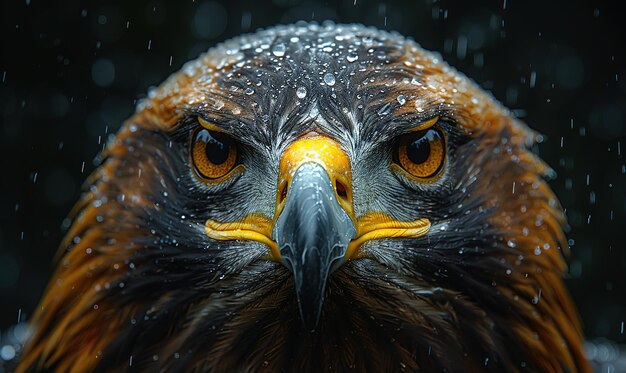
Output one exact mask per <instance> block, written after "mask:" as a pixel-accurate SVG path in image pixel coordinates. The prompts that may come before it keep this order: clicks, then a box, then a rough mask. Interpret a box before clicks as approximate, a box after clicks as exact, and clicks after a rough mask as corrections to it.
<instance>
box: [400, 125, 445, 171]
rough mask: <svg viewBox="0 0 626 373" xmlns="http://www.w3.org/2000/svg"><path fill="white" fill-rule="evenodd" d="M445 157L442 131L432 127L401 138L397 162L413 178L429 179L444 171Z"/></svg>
mask: <svg viewBox="0 0 626 373" xmlns="http://www.w3.org/2000/svg"><path fill="white" fill-rule="evenodd" d="M445 157H446V143H445V137H444V135H443V133H441V131H440V130H438V129H436V128H432V127H431V128H428V129H425V130H422V131H417V132H413V133H410V134H408V135H405V136H404V137H403V138H401V139H400V141H399V143H398V145H397V147H396V154H395V158H396V159H395V161H396V163H397V164H399V165H400V166H401V167H402V168H403V169H404V170H405V171H406V172H408V173H409V174H411V175H412V176H414V177H416V178H419V179H428V178H431V177H434V176H436V175H437V174H439V172H440V171H441V170H442V169H443V164H444V161H445Z"/></svg>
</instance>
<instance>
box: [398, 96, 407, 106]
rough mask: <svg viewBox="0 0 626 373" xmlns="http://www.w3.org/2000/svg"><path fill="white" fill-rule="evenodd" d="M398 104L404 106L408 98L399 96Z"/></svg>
mask: <svg viewBox="0 0 626 373" xmlns="http://www.w3.org/2000/svg"><path fill="white" fill-rule="evenodd" d="M398 103H399V104H400V105H404V104H405V103H406V96H405V95H400V96H398Z"/></svg>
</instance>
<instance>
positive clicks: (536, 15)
mask: <svg viewBox="0 0 626 373" xmlns="http://www.w3.org/2000/svg"><path fill="white" fill-rule="evenodd" d="M0 9H1V11H0V18H1V29H0V40H1V41H2V42H1V57H0V118H1V126H0V137H1V139H2V141H1V146H0V160H1V163H0V164H1V167H2V168H1V169H0V178H1V183H0V184H1V188H2V189H1V192H2V193H1V195H0V299H1V302H2V307H0V330H6V329H7V328H8V327H9V326H11V325H12V324H15V323H17V322H18V320H21V321H23V320H26V319H28V317H29V315H30V314H31V313H32V312H33V310H34V308H35V307H36V304H37V301H38V299H39V297H40V296H41V294H42V292H43V290H44V288H45V286H46V282H47V280H48V277H49V276H50V274H51V272H52V269H53V263H52V262H53V255H54V253H55V251H56V249H57V245H58V243H59V242H60V240H61V237H62V234H63V226H64V224H65V225H66V224H67V222H66V221H65V222H64V218H65V216H66V214H67V213H68V212H69V210H70V209H71V207H72V204H73V203H74V202H75V201H76V200H77V199H78V197H79V194H80V191H81V185H82V183H83V182H84V180H85V178H86V177H87V175H89V173H90V172H91V171H92V170H93V169H94V165H93V159H94V156H96V154H98V152H100V151H101V150H102V147H103V145H104V144H105V140H106V138H107V137H108V136H110V135H111V134H114V133H115V132H116V131H117V129H118V128H119V126H120V124H121V123H122V121H123V120H124V119H125V118H127V117H129V116H130V115H131V113H132V112H133V110H134V106H135V103H136V101H137V98H140V97H143V96H144V95H146V93H147V91H148V90H149V89H150V87H152V86H156V85H158V84H159V83H161V82H162V81H163V80H164V79H165V78H167V77H168V75H170V74H171V73H173V72H175V71H176V70H178V69H179V68H180V67H181V66H182V65H183V63H184V62H186V61H188V60H190V59H193V58H195V57H197V56H198V55H199V54H200V53H202V52H204V51H206V50H207V49H208V48H210V47H211V46H213V45H215V44H216V43H219V42H220V41H223V40H225V39H227V38H230V37H232V36H235V35H238V34H240V33H244V32H252V31H254V30H256V29H258V28H260V27H267V26H271V25H274V24H277V23H291V22H295V21H298V20H315V21H323V20H327V19H328V20H334V21H336V22H358V23H364V24H367V25H373V26H377V27H380V28H383V29H387V30H397V31H399V32H400V33H402V34H404V35H407V36H410V37H412V38H414V39H415V40H416V41H417V42H418V43H420V44H421V45H422V46H423V47H424V48H426V49H429V50H434V51H437V52H439V53H441V54H442V56H443V58H444V59H445V60H446V61H448V62H449V63H450V64H451V65H453V66H454V67H456V68H458V69H459V70H461V71H462V72H464V73H465V74H467V75H468V76H469V77H471V78H472V79H474V80H475V81H476V82H477V83H478V84H480V85H481V86H482V87H484V88H485V89H487V90H489V91H491V92H493V94H494V95H495V97H496V98H497V99H498V100H500V101H501V102H503V103H504V104H505V105H506V106H508V107H509V108H511V109H513V110H514V111H515V113H516V114H517V115H518V116H519V117H520V118H522V119H523V120H525V121H526V122H527V123H528V124H529V125H530V126H531V127H533V128H535V129H537V130H539V131H540V132H542V133H543V134H545V141H544V142H543V143H542V144H541V145H540V146H539V147H538V149H539V153H540V155H541V156H542V157H543V158H544V159H545V160H546V161H547V162H548V163H549V164H550V166H552V167H553V168H554V169H555V170H556V171H557V174H558V178H557V179H555V180H553V181H552V182H551V185H552V187H553V188H554V190H555V191H556V193H557V195H558V196H559V198H560V200H561V202H562V203H563V205H564V207H565V208H566V209H567V216H568V219H569V223H570V226H571V230H570V232H569V233H568V236H569V239H570V241H569V242H570V245H571V247H572V253H573V254H572V256H571V258H570V260H569V264H570V271H569V279H568V280H567V283H568V285H569V287H570V289H571V292H572V294H573V297H574V299H575V301H576V303H577V304H578V307H579V309H580V313H581V315H582V318H583V320H584V325H585V330H586V334H587V338H588V339H589V340H594V339H597V338H607V339H610V340H612V341H615V342H621V343H623V342H626V334H625V333H624V321H625V320H626V281H625V280H626V251H625V247H624V246H625V244H624V243H625V242H626V233H625V231H626V219H625V218H626V193H625V191H626V164H625V157H624V154H623V153H624V152H626V142H625V140H626V62H625V58H626V53H625V50H626V32H625V26H624V21H623V13H622V12H620V10H619V9H620V7H619V2H617V1H615V2H609V1H579V2H574V1H523V0H502V1H492V2H475V1H474V2H469V1H457V2H454V3H452V2H450V1H437V0H415V1H411V2H408V1H403V0H396V1H392V0H380V1H365V0H342V1H337V2H331V1H307V0H273V1H258V0H238V1H207V0H195V1H193V0H184V1H176V2H174V1H170V2H167V1H164V0H153V1H120V2H118V3H117V4H115V3H114V2H111V1H89V2H87V1H71V0H67V1H53V0H46V1H43V0H41V1H38V0H21V1H15V0H10V1H8V0H7V1H2V4H1V5H0Z"/></svg>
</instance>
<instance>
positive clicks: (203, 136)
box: [191, 128, 237, 179]
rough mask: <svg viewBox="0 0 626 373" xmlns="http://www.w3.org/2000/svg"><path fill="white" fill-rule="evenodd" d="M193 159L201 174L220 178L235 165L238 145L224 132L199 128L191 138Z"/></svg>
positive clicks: (197, 171)
mask: <svg viewBox="0 0 626 373" xmlns="http://www.w3.org/2000/svg"><path fill="white" fill-rule="evenodd" d="M191 159H192V162H193V166H194V169H195V171H196V173H197V174H198V175H199V176H201V177H203V178H205V179H219V178H221V177H223V176H225V175H226V174H228V173H229V172H230V171H231V170H232V169H233V168H234V167H235V165H236V162H237V145H236V144H235V142H234V140H233V139H231V138H230V137H228V136H227V135H225V134H223V133H220V132H217V131H211V130H208V129H206V128H198V129H197V130H196V131H194V133H193V136H192V138H191Z"/></svg>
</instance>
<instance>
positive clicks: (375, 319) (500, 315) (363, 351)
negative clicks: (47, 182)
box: [20, 24, 588, 371]
mask: <svg viewBox="0 0 626 373" xmlns="http://www.w3.org/2000/svg"><path fill="white" fill-rule="evenodd" d="M206 123H209V124H206ZM423 123H430V124H428V126H430V127H427V129H428V128H432V129H436V131H437V132H436V133H437V134H439V135H437V136H441V138H442V139H445V141H443V140H442V141H443V142H442V143H443V144H444V146H445V159H442V161H441V166H440V167H439V168H437V169H436V171H434V172H433V174H432V177H431V176H428V177H423V178H422V177H420V178H417V179H416V178H414V177H413V176H412V175H410V174H409V173H407V172H406V171H407V170H409V169H408V168H406V169H405V168H403V166H402V165H403V164H404V163H403V161H402V160H400V158H398V156H397V154H396V149H399V148H401V147H402V146H405V147H406V145H402V144H403V143H401V144H400V145H398V144H399V141H401V140H399V139H404V138H405V137H406V136H409V135H411V134H412V133H414V132H415V131H418V130H419V131H421V132H419V133H422V132H424V133H425V131H427V129H422V127H420V126H421V125H422V124H423ZM203 127H206V128H208V129H207V130H208V131H218V132H219V133H223V134H224V136H228V137H229V138H231V139H232V140H233V141H234V142H235V143H236V146H237V155H236V161H235V162H236V164H237V166H236V167H235V168H233V170H232V171H231V172H230V173H229V174H227V175H226V176H224V177H221V178H216V179H215V180H213V179H211V180H208V181H207V180H206V179H203V178H202V177H199V175H198V173H199V172H203V169H202V168H198V167H196V168H194V166H193V164H192V163H193V162H192V159H195V155H194V154H195V153H193V152H194V151H193V146H190V144H195V142H194V141H195V140H194V139H195V138H196V137H194V136H196V134H197V133H198V130H199V128H203ZM210 133H213V132H210ZM203 136H205V137H203V139H204V140H203V141H208V140H206V138H208V137H206V135H203ZM311 136H314V138H315V139H317V138H320V137H321V138H324V139H330V140H329V141H332V144H338V146H339V148H340V152H342V153H341V154H345V155H346V156H347V159H348V162H349V169H350V175H351V176H350V180H348V182H347V183H346V184H347V187H348V192H349V193H348V197H349V198H348V199H346V201H349V207H348V208H345V210H346V211H347V212H348V215H349V216H350V217H351V218H352V219H353V221H354V222H355V225H356V227H357V230H358V228H359V227H360V225H359V224H361V223H362V222H363V221H364V220H367V218H366V217H368V216H371V214H378V215H375V216H379V215H380V216H383V215H384V216H385V217H384V218H380V219H382V220H383V221H391V220H393V221H399V222H418V221H424V222H427V225H421V226H420V227H423V228H424V229H425V230H422V231H420V233H419V234H415V236H414V237H408V236H407V237H405V236H397V237H396V236H394V237H387V238H382V239H371V240H365V241H364V242H363V243H362V244H359V246H358V247H357V248H356V250H357V253H355V254H354V256H350V257H348V256H346V257H345V259H346V260H345V262H342V263H341V265H340V266H339V267H338V268H336V270H334V272H332V273H330V274H329V275H328V276H327V280H326V282H325V288H324V292H323V303H322V305H321V311H320V313H319V315H315V316H313V317H312V318H311V320H312V321H311V324H310V325H313V327H312V328H310V327H308V325H309V324H307V325H305V323H303V316H304V317H306V314H305V313H304V312H305V310H303V306H302V302H301V301H300V298H298V297H296V290H294V275H293V274H292V272H294V273H295V272H297V270H296V269H295V267H296V264H291V265H289V264H286V262H285V261H281V260H282V258H283V257H282V256H281V255H283V256H284V255H285V253H284V252H283V251H281V252H280V253H279V254H277V252H272V251H271V250H268V247H269V248H271V245H272V244H271V242H270V244H269V246H268V244H265V243H263V242H262V241H259V240H255V239H225V240H222V239H216V236H215V233H213V234H214V235H211V234H209V232H212V231H211V229H212V228H211V227H219V224H222V223H223V222H244V221H248V220H246V219H248V218H247V217H250V216H256V217H258V218H259V219H265V220H264V221H272V222H275V221H276V219H275V218H276V216H277V215H278V213H279V212H280V211H281V210H279V209H278V208H277V200H278V201H281V199H280V198H281V196H280V192H281V191H282V189H281V183H280V180H281V178H282V175H283V174H282V171H281V170H282V168H281V160H282V159H283V158H284V154H286V153H288V152H289V151H290V150H289V149H290V146H291V145H292V144H294V143H299V141H301V140H302V139H304V138H308V137H311ZM411 136H413V135H411ZM420 136H421V135H420ZM424 136H425V135H424ZM429 136H430V140H429V141H431V140H432V138H433V136H435V135H432V134H431V135H429ZM536 140H537V134H536V133H534V132H533V131H532V130H530V129H529V128H528V127H527V126H526V125H525V124H523V123H522V122H520V121H519V120H517V119H515V118H514V117H513V116H512V115H511V113H510V112H509V111H507V110H506V109H505V108H503V107H502V106H501V105H500V104H499V103H497V102H496V101H495V100H494V99H493V98H492V97H490V96H489V95H488V94H486V93H485V92H484V91H482V90H481V89H480V88H479V87H477V86H476V85H475V84H473V83H472V82H470V81H469V80H468V79H467V78H466V77H464V76H463V75H461V74H460V73H458V72H457V71H455V70H454V69H452V68H450V67H449V66H447V65H446V64H445V63H444V62H442V61H441V59H440V57H439V56H437V55H434V54H431V53H429V52H426V51H424V50H423V49H421V48H420V47H419V46H418V45H417V44H416V43H414V42H412V41H410V40H407V39H405V38H403V37H401V36H400V35H397V34H390V33H386V32H382V31H378V30H375V29H371V28H364V27H362V26H352V25H334V24H325V25H323V26H318V25H309V24H300V25H295V26H284V27H276V28H272V29H269V30H267V31H260V32H258V33H256V34H252V35H248V36H243V37H240V38H236V39H233V40H230V41H227V42H225V43H224V44H222V45H220V46H218V47H216V48H213V49H212V50H210V51H209V52H208V53H207V54H206V55H203V56H201V57H200V58H199V59H198V60H196V61H193V62H190V63H188V64H187V65H185V67H184V68H183V69H182V70H181V71H180V72H179V73H177V74H175V75H173V76H172V77H170V78H169V79H168V80H167V81H166V82H165V83H164V84H163V85H162V86H161V87H159V88H158V89H156V90H155V91H153V92H151V93H150V95H149V97H148V98H147V99H145V100H143V101H142V102H141V103H140V105H139V106H138V107H137V111H136V113H135V114H134V115H133V116H132V117H131V118H130V119H128V121H127V122H126V123H125V124H124V126H123V127H122V129H121V130H120V131H119V132H118V134H117V136H116V137H115V139H113V140H112V141H111V142H110V143H109V144H108V146H107V148H106V150H105V151H104V153H103V154H102V157H101V166H100V167H99V168H98V169H97V170H96V171H95V172H94V174H93V175H92V176H91V177H90V178H89V180H88V184H89V187H88V188H87V189H86V190H85V193H84V195H83V197H82V199H81V201H80V202H79V203H78V204H77V206H76V207H75V209H74V211H73V213H72V216H73V225H72V227H71V228H70V231H69V232H68V234H67V236H66V239H65V241H64V242H63V243H62V247H61V253H60V258H59V264H58V269H57V271H56V273H55V275H54V276H53V278H52V279H51V282H50V285H49V288H48V290H47V291H46V294H45V295H44V297H43V299H42V301H41V304H40V307H39V309H38V310H37V314H36V315H35V316H34V318H33V320H32V325H33V328H34V335H33V337H32V339H31V341H30V343H29V345H28V346H27V348H26V350H25V352H24V355H23V357H22V364H21V367H20V368H21V369H22V370H29V369H56V370H58V371H83V370H101V371H106V370H122V369H129V370H141V369H144V370H149V371H155V370H162V369H163V370H174V371H178V370H185V371H240V370H246V371H257V370H262V371H281V370H286V371H292V370H305V371H319V370H331V371H332V370H337V371H344V370H357V371H366V370H367V371H398V370H408V371H414V370H418V369H421V370H425V371H430V370H437V371H439V370H446V371H459V370H463V371H465V370H470V371H483V370H492V371H503V370H518V369H520V370H522V369H524V368H526V369H530V370H540V371H587V370H588V367H587V363H586V361H585V358H584V356H583V350H582V334H581V328H580V324H579V320H578V316H577V313H576V310H575V308H574V306H573V304H572V302H571V300H570V298H569V295H568V294H567V291H566V289H565V286H564V284H563V282H562V275H563V272H564V271H565V262H564V255H566V254H567V250H568V246H567V242H566V240H565V236H564V233H563V230H562V227H563V226H564V225H565V221H564V217H563V214H562V210H561V207H560V206H559V203H558V201H557V199H556V197H555V196H554V195H553V193H552V192H551V190H550V188H549V187H548V185H547V184H546V183H545V181H544V177H546V176H549V175H550V173H551V172H552V171H551V170H550V169H549V168H548V167H547V166H546V165H545V164H544V163H543V162H542V161H541V160H540V159H539V158H537V157H536V156H535V155H534V154H533V153H532V152H531V151H529V147H531V146H532V145H533V144H534V143H535V142H536ZM432 144H435V143H431V148H430V149H431V151H432V149H433V147H432ZM200 153H201V152H200ZM200 153H198V154H200ZM442 154H443V153H442ZM419 156H420V155H419V153H416V154H413V155H411V154H409V156H408V158H407V157H405V158H406V159H409V160H411V159H412V160H415V159H417V158H419ZM405 158H403V159H405ZM285 167H288V166H285ZM433 169H434V168H433ZM207 170H208V171H207V172H213V169H212V168H207ZM329 174H330V175H331V176H332V175H333V174H332V172H330V173H329ZM216 180H217V181H216ZM294 180H295V179H294ZM333 180H334V179H333ZM289 181H290V182H291V181H292V179H289ZM334 188H335V189H334V190H335V192H337V193H340V190H342V188H343V185H342V186H341V188H340V187H339V186H334ZM277 191H278V192H277ZM285 193H287V192H285ZM292 194H294V193H293V192H292V191H291V190H289V194H288V195H287V197H286V199H287V202H286V203H288V202H289V201H290V198H291V197H290V196H291V195H292ZM294 195H295V194H294ZM337 196H339V194H337ZM277 198H278V199H277ZM294 198H295V197H294ZM329 203H331V202H329ZM341 206H343V205H341ZM350 209H352V210H350ZM368 214H370V215H368ZM387 217H388V218H387ZM385 219H386V220H385ZM420 219H422V220H420ZM209 222H218V223H215V224H213V223H211V224H213V225H211V224H209ZM424 224H426V223H424ZM270 238H272V237H270ZM273 238H274V239H275V238H276V237H273ZM280 248H281V246H280V244H279V247H278V249H280ZM268 252H269V253H268ZM346 255H347V254H346ZM298 294H300V293H298ZM299 302H300V304H299ZM311 330H313V331H311Z"/></svg>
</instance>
